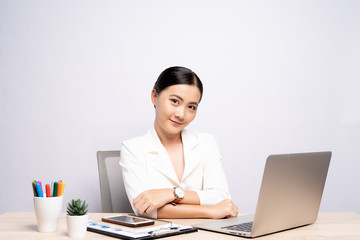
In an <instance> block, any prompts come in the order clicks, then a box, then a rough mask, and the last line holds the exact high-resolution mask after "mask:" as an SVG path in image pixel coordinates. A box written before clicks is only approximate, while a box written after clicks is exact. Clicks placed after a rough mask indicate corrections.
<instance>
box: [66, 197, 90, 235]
mask: <svg viewBox="0 0 360 240" xmlns="http://www.w3.org/2000/svg"><path fill="white" fill-rule="evenodd" d="M87 207H88V204H86V201H85V200H84V201H82V200H81V199H78V200H75V199H72V200H71V201H70V202H69V203H68V205H67V207H66V208H67V211H66V212H67V215H66V223H67V229H68V235H69V237H84V236H85V234H86V228H87V223H88V215H87V212H88V209H87Z"/></svg>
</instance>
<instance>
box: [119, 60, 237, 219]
mask: <svg viewBox="0 0 360 240" xmlns="http://www.w3.org/2000/svg"><path fill="white" fill-rule="evenodd" d="M202 93H203V86H202V83H201V81H200V79H199V78H198V76H197V75H196V74H195V73H194V72H192V71H191V70H190V69H187V68H184V67H171V68H168V69H166V70H164V71H163V72H162V73H161V74H160V76H159V78H158V80H157V81H156V83H155V86H154V89H153V90H152V92H151V100H152V102H153V104H154V107H155V113H156V117H155V122H154V128H153V129H151V130H149V132H148V133H147V134H146V135H144V136H141V137H137V138H134V139H130V140H127V141H124V142H123V144H122V149H121V157H120V165H121V167H122V171H123V178H124V184H125V189H126V192H127V195H128V198H129V201H130V203H131V205H132V208H133V210H134V212H135V213H137V214H140V215H142V214H144V215H147V216H150V217H153V218H156V217H158V218H224V217H233V216H237V214H238V209H237V207H236V206H235V204H234V203H233V202H232V201H231V200H230V194H229V191H228V186H227V181H226V178H225V175H224V171H223V168H222V164H221V156H220V153H219V151H218V148H217V144H216V141H215V139H214V138H213V136H211V135H209V134H203V133H196V132H191V131H187V130H186V129H185V127H186V126H187V125H188V124H189V123H191V121H192V120H193V119H194V118H195V116H196V112H197V108H198V106H199V103H200V100H201V97H202Z"/></svg>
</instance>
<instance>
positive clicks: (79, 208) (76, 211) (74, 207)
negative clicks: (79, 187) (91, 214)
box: [66, 199, 88, 216]
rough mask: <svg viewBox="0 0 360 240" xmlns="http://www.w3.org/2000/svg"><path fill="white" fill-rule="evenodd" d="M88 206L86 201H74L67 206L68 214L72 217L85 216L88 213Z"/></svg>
mask: <svg viewBox="0 0 360 240" xmlns="http://www.w3.org/2000/svg"><path fill="white" fill-rule="evenodd" d="M87 207H88V204H86V201H85V200H84V201H82V200H80V199H78V200H75V199H72V200H71V201H70V202H69V203H68V205H67V207H66V208H67V211H66V212H67V213H68V214H69V215H70V216H81V215H85V214H86V213H87V212H88V209H87Z"/></svg>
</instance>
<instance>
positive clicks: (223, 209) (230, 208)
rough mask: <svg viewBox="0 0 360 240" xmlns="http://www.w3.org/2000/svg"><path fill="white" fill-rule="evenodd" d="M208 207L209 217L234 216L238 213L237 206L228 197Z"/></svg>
mask: <svg viewBox="0 0 360 240" xmlns="http://www.w3.org/2000/svg"><path fill="white" fill-rule="evenodd" d="M209 208H210V211H209V214H210V215H209V218H224V217H236V216H237V215H238V213H239V210H238V208H237V206H236V205H235V204H234V203H233V202H232V201H231V200H230V199H225V200H223V201H221V202H219V203H218V204H215V205H212V206H209Z"/></svg>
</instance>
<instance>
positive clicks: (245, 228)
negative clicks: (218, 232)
mask: <svg viewBox="0 0 360 240" xmlns="http://www.w3.org/2000/svg"><path fill="white" fill-rule="evenodd" d="M252 225H253V222H247V223H240V224H235V225H230V226H225V227H222V229H227V230H235V231H241V232H251V228H252Z"/></svg>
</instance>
